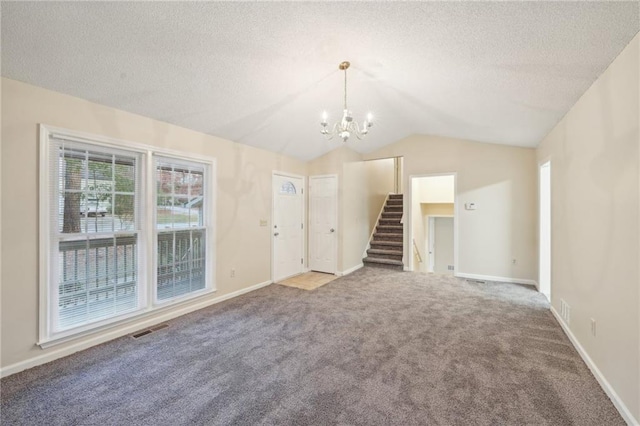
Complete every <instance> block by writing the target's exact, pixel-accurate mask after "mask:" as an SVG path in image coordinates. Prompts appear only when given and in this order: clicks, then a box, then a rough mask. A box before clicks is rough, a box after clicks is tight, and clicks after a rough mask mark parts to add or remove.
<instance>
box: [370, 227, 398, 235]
mask: <svg viewBox="0 0 640 426" xmlns="http://www.w3.org/2000/svg"><path fill="white" fill-rule="evenodd" d="M376 231H378V232H379V233H381V234H382V233H383V234H402V225H378V226H376Z"/></svg>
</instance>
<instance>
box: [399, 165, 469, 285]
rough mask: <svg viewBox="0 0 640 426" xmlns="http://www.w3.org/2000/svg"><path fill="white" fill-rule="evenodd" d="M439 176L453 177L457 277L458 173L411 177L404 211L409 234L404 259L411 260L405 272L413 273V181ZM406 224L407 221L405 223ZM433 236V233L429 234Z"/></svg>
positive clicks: (456, 267) (405, 244)
mask: <svg viewBox="0 0 640 426" xmlns="http://www.w3.org/2000/svg"><path fill="white" fill-rule="evenodd" d="M437 176H453V275H454V276H455V275H456V274H457V273H458V271H459V268H458V250H459V247H460V244H459V242H460V232H459V227H458V221H459V218H460V207H459V205H460V203H459V202H458V172H437V173H420V174H412V175H409V185H407V186H408V190H407V191H406V193H405V195H407V197H405V198H406V199H407V200H408V202H405V205H404V208H403V210H404V211H405V212H406V214H405V216H406V218H407V221H408V223H407V226H406V227H405V228H406V229H407V234H406V235H405V238H404V241H405V242H404V258H405V259H409V262H408V266H405V271H413V270H414V265H413V179H414V178H425V177H437ZM405 222H406V221H405ZM429 235H431V233H429Z"/></svg>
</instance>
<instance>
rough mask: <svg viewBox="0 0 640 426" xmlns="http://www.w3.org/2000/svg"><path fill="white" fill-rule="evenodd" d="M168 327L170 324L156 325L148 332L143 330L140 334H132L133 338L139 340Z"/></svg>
mask: <svg viewBox="0 0 640 426" xmlns="http://www.w3.org/2000/svg"><path fill="white" fill-rule="evenodd" d="M167 327H169V324H160V325H156V326H155V327H151V328H149V329H147V330H142V331H139V332H137V333H135V334H132V335H131V337H133V338H134V339H139V338H141V337H142V336H146V335H147V334H151V333H153V332H154V331H158V330H162V329H163V328H167Z"/></svg>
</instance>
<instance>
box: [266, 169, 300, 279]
mask: <svg viewBox="0 0 640 426" xmlns="http://www.w3.org/2000/svg"><path fill="white" fill-rule="evenodd" d="M275 176H282V177H289V178H294V179H302V188H301V189H302V213H301V215H302V217H301V220H302V227H303V228H304V229H303V230H302V231H303V232H302V241H301V245H302V247H301V249H302V251H301V253H302V259H303V260H302V265H301V267H300V271H301V273H304V272H306V271H307V253H306V250H305V248H306V246H307V233H306V232H305V231H306V230H307V209H306V207H307V198H306V197H307V193H306V192H304V190H305V188H306V186H307V179H306V177H305V176H303V175H298V174H295V173H289V172H281V171H278V170H273V171H272V172H271V219H270V220H269V236H270V237H269V238H270V239H271V282H272V283H274V282H275V276H274V273H275V270H276V268H275V261H276V256H275V253H276V241H275V238H274V235H273V218H274V217H275V205H276V203H275V197H276V193H275V191H274V187H273V181H274V178H275Z"/></svg>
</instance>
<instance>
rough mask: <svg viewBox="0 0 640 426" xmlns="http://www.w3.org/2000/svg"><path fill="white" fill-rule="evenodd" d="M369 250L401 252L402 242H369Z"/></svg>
mask: <svg viewBox="0 0 640 426" xmlns="http://www.w3.org/2000/svg"><path fill="white" fill-rule="evenodd" d="M371 248H372V249H377V250H400V251H402V248H403V247H402V241H375V240H374V241H371Z"/></svg>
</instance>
